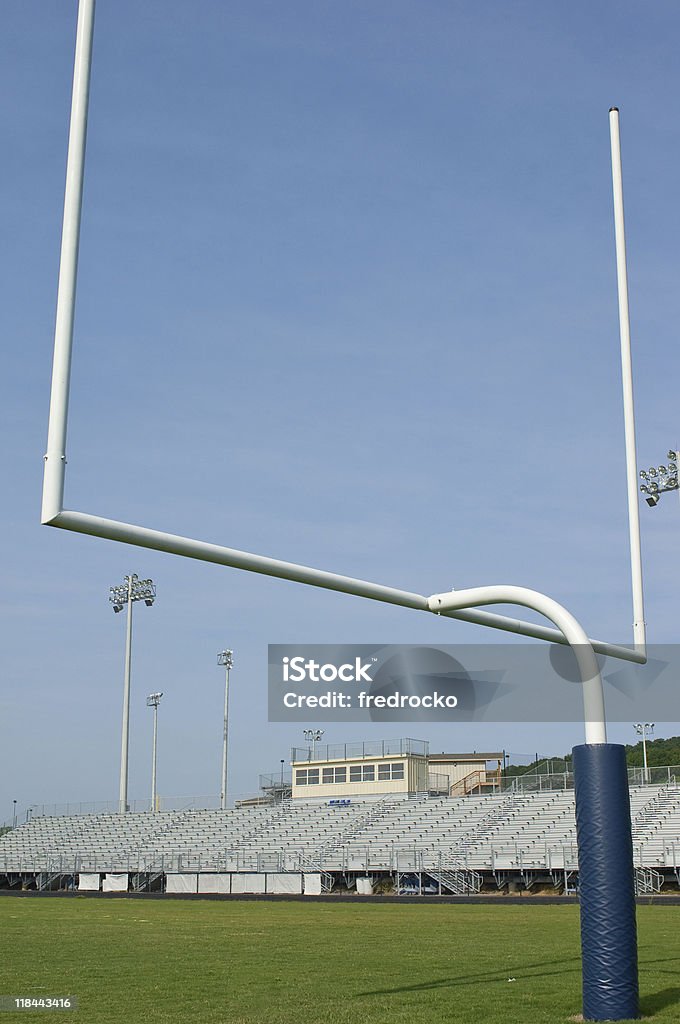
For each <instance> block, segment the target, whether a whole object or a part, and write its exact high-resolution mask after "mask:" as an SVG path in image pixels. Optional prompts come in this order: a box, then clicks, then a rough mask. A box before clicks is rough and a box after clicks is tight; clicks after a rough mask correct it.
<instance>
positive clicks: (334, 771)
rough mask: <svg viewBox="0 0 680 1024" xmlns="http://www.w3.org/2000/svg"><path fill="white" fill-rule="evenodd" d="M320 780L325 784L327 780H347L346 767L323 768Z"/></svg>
mask: <svg viewBox="0 0 680 1024" xmlns="http://www.w3.org/2000/svg"><path fill="white" fill-rule="evenodd" d="M322 781H323V782H324V784H325V785H328V783H329V782H346V781H347V769H346V768H324V770H323V776H322Z"/></svg>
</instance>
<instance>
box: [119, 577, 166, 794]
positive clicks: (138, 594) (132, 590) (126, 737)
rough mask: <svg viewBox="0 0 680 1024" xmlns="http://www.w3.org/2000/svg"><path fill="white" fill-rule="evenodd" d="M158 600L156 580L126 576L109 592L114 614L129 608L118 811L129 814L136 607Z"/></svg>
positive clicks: (148, 604) (149, 604) (148, 605)
mask: <svg viewBox="0 0 680 1024" xmlns="http://www.w3.org/2000/svg"><path fill="white" fill-rule="evenodd" d="M155 599H156V587H155V585H154V583H153V580H140V578H139V577H138V576H137V575H136V574H135V573H132V574H131V575H130V576H125V577H124V581H123V583H119V584H117V585H116V586H115V587H110V588H109V601H110V602H111V604H112V605H113V610H114V612H116V613H117V612H122V611H123V608H125V607H126V606H127V613H128V617H127V629H126V631H125V674H124V679H123V729H122V737H121V743H120V783H119V788H118V811H119V812H120V814H125V813H126V812H127V809H128V800H127V796H128V761H129V746H130V667H131V664H132V605H133V604H134V603H135V601H143V602H144V604H145V605H146V606H147V607H148V608H150V607H151V605H152V604H153V603H154V601H155Z"/></svg>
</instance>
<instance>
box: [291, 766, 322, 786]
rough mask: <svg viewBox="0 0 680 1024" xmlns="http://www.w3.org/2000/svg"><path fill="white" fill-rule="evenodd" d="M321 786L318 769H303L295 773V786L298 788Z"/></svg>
mask: <svg viewBox="0 0 680 1024" xmlns="http://www.w3.org/2000/svg"><path fill="white" fill-rule="evenodd" d="M318 784H319V769H318V768H301V769H299V770H298V771H296V772H295V785H296V786H318Z"/></svg>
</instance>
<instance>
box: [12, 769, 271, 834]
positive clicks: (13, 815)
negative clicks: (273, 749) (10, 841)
mask: <svg viewBox="0 0 680 1024" xmlns="http://www.w3.org/2000/svg"><path fill="white" fill-rule="evenodd" d="M281 781H282V782H283V761H282V762H281ZM12 803H13V805H14V806H13V808H12V828H16V827H17V802H16V800H12Z"/></svg>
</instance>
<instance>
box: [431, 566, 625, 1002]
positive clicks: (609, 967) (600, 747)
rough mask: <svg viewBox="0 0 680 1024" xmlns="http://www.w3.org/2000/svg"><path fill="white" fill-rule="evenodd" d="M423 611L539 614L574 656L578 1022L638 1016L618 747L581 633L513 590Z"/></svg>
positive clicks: (458, 595) (440, 597) (545, 604)
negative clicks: (493, 609) (578, 699)
mask: <svg viewBox="0 0 680 1024" xmlns="http://www.w3.org/2000/svg"><path fill="white" fill-rule="evenodd" d="M427 603H428V606H429V608H430V611H433V612H442V611H445V610H450V609H455V608H465V607H467V606H468V605H475V606H477V605H484V604H498V603H503V604H519V605H522V606H524V607H526V608H533V609H534V610H535V611H537V612H540V614H541V615H545V616H546V618H549V619H550V620H551V621H552V622H554V623H555V625H556V626H558V628H559V629H560V630H561V631H562V632H563V633H564V636H565V637H566V639H567V640H568V642H569V644H570V645H571V647H572V650H573V651H574V655H575V657H576V661H577V663H578V667H579V671H580V674H581V682H582V685H583V717H584V721H585V739H586V742H585V744H582V745H580V746H576V747H574V749H573V759H574V760H573V765H574V783H575V796H576V836H577V845H578V867H579V896H580V909H581V958H582V965H583V1016H584V1019H585V1020H597V1021H600V1020H614V1021H616V1020H635V1019H637V1018H638V1017H639V1016H640V1007H639V996H638V967H637V929H636V922H635V869H634V865H633V838H632V830H631V819H630V793H629V789H628V771H627V768H626V751H625V747H623V746H621V745H620V744H615V743H607V730H606V723H605V711H604V694H603V690H602V678H601V676H600V668H599V665H598V663H597V658H596V657H595V652H594V651H593V648H592V645H591V644H590V642H589V640H588V637H587V636H586V633H585V631H584V629H583V627H582V626H581V625H580V624H579V623H578V622H577V621H576V619H575V618H574V616H573V615H572V614H571V613H570V612H568V611H567V609H566V608H564V607H563V606H562V605H560V604H558V603H557V601H554V600H553V599H552V598H550V597H547V596H546V595H545V594H541V593H539V592H538V591H536V590H528V589H527V588H525V587H515V586H503V585H500V586H491V587H475V588H472V589H469V590H458V591H453V592H452V593H447V594H434V595H433V596H432V597H430V598H428V602H427Z"/></svg>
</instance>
